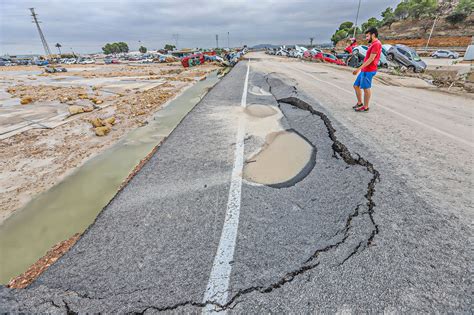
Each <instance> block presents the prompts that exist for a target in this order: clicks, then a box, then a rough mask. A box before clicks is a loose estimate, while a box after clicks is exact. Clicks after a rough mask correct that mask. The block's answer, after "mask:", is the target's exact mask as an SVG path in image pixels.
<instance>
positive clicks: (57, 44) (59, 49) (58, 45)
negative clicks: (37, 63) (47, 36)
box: [54, 43, 63, 56]
mask: <svg viewBox="0 0 474 315" xmlns="http://www.w3.org/2000/svg"><path fill="white" fill-rule="evenodd" d="M54 46H56V48H57V49H58V51H59V55H60V56H61V47H63V46H61V44H60V43H56V45H54Z"/></svg>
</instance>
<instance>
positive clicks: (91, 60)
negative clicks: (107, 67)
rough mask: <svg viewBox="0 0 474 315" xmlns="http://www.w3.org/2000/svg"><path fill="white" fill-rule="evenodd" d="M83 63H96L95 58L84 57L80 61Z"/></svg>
mask: <svg viewBox="0 0 474 315" xmlns="http://www.w3.org/2000/svg"><path fill="white" fill-rule="evenodd" d="M79 63H80V64H81V65H90V64H93V63H95V60H94V59H83V60H81V61H80V62H79Z"/></svg>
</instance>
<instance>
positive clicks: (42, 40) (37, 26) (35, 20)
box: [30, 8, 52, 59]
mask: <svg viewBox="0 0 474 315" xmlns="http://www.w3.org/2000/svg"><path fill="white" fill-rule="evenodd" d="M30 11H31V16H32V17H33V23H35V24H36V28H37V29H38V33H39V35H40V38H41V43H42V44H43V48H44V52H45V54H46V59H51V55H52V54H51V50H50V49H49V46H48V43H47V42H46V39H45V38H44V34H43V31H42V30H41V27H40V25H39V23H41V22H40V21H38V18H37V14H36V13H35V8H30Z"/></svg>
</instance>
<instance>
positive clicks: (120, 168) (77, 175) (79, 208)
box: [0, 72, 219, 284]
mask: <svg viewBox="0 0 474 315" xmlns="http://www.w3.org/2000/svg"><path fill="white" fill-rule="evenodd" d="M218 80H219V77H218V75H217V72H213V73H212V74H210V75H209V76H208V77H207V78H206V80H203V81H199V82H197V83H196V84H194V85H193V86H192V87H190V88H188V89H187V90H185V91H184V92H183V93H182V94H181V95H180V96H179V97H177V98H176V99H175V100H173V101H171V102H170V103H169V104H168V105H167V106H165V107H164V108H163V109H161V110H160V111H158V112H157V113H156V114H155V115H154V118H153V119H152V120H150V122H149V123H148V125H146V126H143V127H140V128H137V129H135V130H133V131H131V132H129V133H128V134H127V135H126V136H125V138H124V139H122V140H120V141H119V142H117V143H116V144H115V145H113V146H112V147H111V148H110V149H108V150H107V151H105V152H104V153H102V154H100V155H98V156H96V157H94V158H92V159H91V160H89V161H87V162H86V163H84V165H82V166H81V167H80V168H78V169H77V170H76V171H75V172H74V173H73V174H71V175H70V176H68V177H66V178H65V179H64V180H63V181H61V182H60V183H59V184H57V185H56V186H54V187H53V188H51V189H50V190H48V191H46V192H44V193H42V194H40V195H38V196H37V197H35V198H34V199H33V200H32V201H31V202H29V203H28V204H27V205H26V206H25V207H23V208H22V209H20V210H18V211H17V212H16V213H15V214H14V215H12V216H11V217H10V218H8V219H7V220H5V222H4V223H3V224H2V225H0V253H1V254H0V284H6V283H8V281H9V280H10V279H11V278H13V277H15V276H18V275H19V274H21V273H22V272H24V271H25V270H26V269H27V268H28V267H29V266H30V265H32V264H33V263H34V262H36V261H37V260H38V259H39V258H40V257H42V256H43V255H44V254H45V253H46V252H47V251H48V250H49V249H50V248H51V247H52V246H53V245H54V244H56V243H58V242H60V241H63V240H66V239H68V238H70V237H71V236H72V235H74V234H75V233H78V232H83V231H84V230H85V229H86V228H87V227H88V226H89V225H90V224H91V223H92V222H93V221H94V220H95V218H96V217H97V215H98V213H99V212H100V211H101V210H102V209H103V208H104V207H105V206H106V205H107V203H108V202H109V201H110V200H111V199H112V198H113V196H114V195H115V194H116V193H117V191H118V190H119V188H120V186H121V185H122V183H123V182H124V181H125V180H126V179H127V177H128V176H129V175H130V173H131V172H132V171H133V169H134V168H135V167H136V166H137V165H138V164H139V163H140V161H141V160H142V159H143V158H145V157H146V156H147V155H148V154H149V153H150V152H151V151H152V150H153V149H154V148H155V147H156V146H157V145H158V144H159V143H160V142H161V141H162V140H163V139H164V138H166V137H167V136H168V135H169V134H170V133H171V132H172V131H173V130H174V128H175V127H176V126H177V125H178V124H179V123H180V121H181V120H182V119H183V118H184V117H185V116H186V114H187V113H189V111H191V109H192V108H193V107H194V106H195V105H196V104H197V103H198V102H199V101H200V100H201V98H202V97H203V96H204V95H205V94H206V93H207V91H208V89H209V88H211V87H212V86H214V85H215V84H216V83H217V81H218Z"/></svg>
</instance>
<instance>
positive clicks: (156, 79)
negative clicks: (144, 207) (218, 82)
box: [0, 63, 217, 223]
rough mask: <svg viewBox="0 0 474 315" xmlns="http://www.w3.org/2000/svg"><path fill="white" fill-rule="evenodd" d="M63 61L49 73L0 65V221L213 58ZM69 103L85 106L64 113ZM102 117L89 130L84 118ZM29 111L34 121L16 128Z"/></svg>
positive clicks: (135, 123)
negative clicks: (105, 127)
mask: <svg viewBox="0 0 474 315" xmlns="http://www.w3.org/2000/svg"><path fill="white" fill-rule="evenodd" d="M67 68H68V72H64V73H55V74H44V73H42V72H41V68H40V67H35V66H17V67H8V68H7V67H3V68H2V71H1V72H0V88H1V90H2V91H1V93H2V97H1V99H0V127H4V128H3V129H2V130H6V131H4V133H3V135H2V136H3V138H0V139H1V140H0V168H1V169H2V172H1V174H0V204H1V208H0V223H1V222H3V221H4V220H5V219H6V218H8V217H9V216H10V215H11V214H12V213H14V212H15V211H16V210H17V209H19V208H21V207H22V206H24V205H25V204H26V203H27V202H28V201H29V200H31V198H32V197H34V196H35V195H37V194H39V193H41V192H43V191H45V190H48V189H49V188H51V187H52V186H53V185H55V184H56V183H58V182H59V181H60V180H61V179H62V178H63V177H64V176H66V175H67V174H69V173H71V172H72V171H73V170H74V169H75V168H76V167H78V166H79V165H81V164H82V163H84V162H85V161H86V160H87V159H89V158H91V157H92V156H94V155H97V154H98V153H100V152H102V151H104V150H105V149H107V148H108V147H110V146H111V145H112V144H114V143H115V142H117V141H118V140H119V139H120V138H121V137H122V136H123V135H124V134H125V133H127V132H128V131H130V130H132V129H134V128H137V127H140V126H142V125H144V124H146V121H147V119H149V118H150V117H151V116H152V114H153V113H155V112H156V111H157V110H159V109H160V107H161V106H163V104H165V103H166V102H167V101H169V100H170V99H172V98H174V97H175V96H176V95H178V94H179V93H180V92H181V91H183V90H184V89H185V88H186V87H189V86H191V85H192V84H193V83H194V82H196V81H197V80H200V79H201V78H202V77H203V76H205V75H206V74H207V73H209V72H210V71H212V70H215V69H216V68H217V66H216V65H213V64H206V65H202V66H200V67H196V68H191V69H186V70H185V69H184V68H182V66H181V65H180V64H179V63H170V64H147V65H126V64H121V65H86V66H84V65H73V66H67ZM102 79H104V80H109V81H103V82H102V81H101V80H102ZM110 80H112V81H110ZM114 80H115V81H114ZM134 80H136V81H137V82H138V83H134ZM149 82H150V83H149ZM69 83H70V84H69ZM21 101H23V102H24V103H26V104H23V105H22V104H20V102H21ZM77 108H79V109H81V108H82V110H84V111H85V112H83V113H79V114H76V115H71V113H73V112H74V110H76V109H77ZM25 111H26V112H27V114H24V113H25ZM80 111H81V110H80ZM49 114H51V115H50V116H51V117H53V116H54V117H53V118H51V119H50V118H48V117H50V116H48V115H49ZM45 117H46V118H47V119H46V120H44V119H45ZM110 117H114V118H115V124H114V125H113V126H112V125H110V127H111V128H110V131H109V133H108V134H107V135H105V136H97V135H96V132H95V129H94V127H93V126H92V124H91V120H93V119H95V118H100V119H104V118H110ZM29 119H31V120H32V121H36V122H39V123H32V124H31V125H29V126H27V127H25V128H20V127H21V126H22V125H21V123H23V122H24V120H26V121H30V120H29ZM48 119H49V120H48ZM40 121H41V122H40ZM17 125H18V126H20V127H18V128H19V129H18V128H16V126H17ZM8 128H10V129H8ZM16 129H18V130H16ZM8 130H14V131H13V132H7V131H8ZM15 130H16V131H15Z"/></svg>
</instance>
